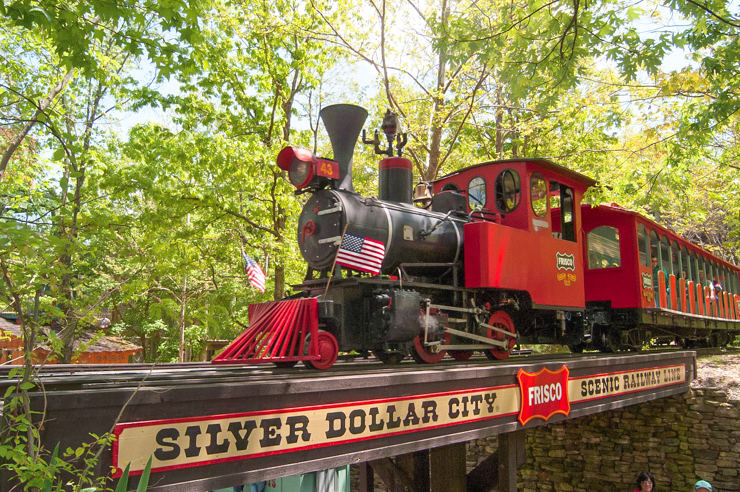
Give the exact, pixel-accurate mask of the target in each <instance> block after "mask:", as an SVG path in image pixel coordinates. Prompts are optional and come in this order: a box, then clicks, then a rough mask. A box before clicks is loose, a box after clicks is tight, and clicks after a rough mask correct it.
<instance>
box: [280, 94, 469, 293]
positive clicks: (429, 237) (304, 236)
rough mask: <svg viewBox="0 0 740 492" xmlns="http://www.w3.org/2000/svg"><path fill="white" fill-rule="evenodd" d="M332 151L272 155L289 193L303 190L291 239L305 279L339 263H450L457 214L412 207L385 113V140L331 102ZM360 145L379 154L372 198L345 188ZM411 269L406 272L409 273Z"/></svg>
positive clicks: (457, 246)
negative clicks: (306, 267) (305, 271)
mask: <svg viewBox="0 0 740 492" xmlns="http://www.w3.org/2000/svg"><path fill="white" fill-rule="evenodd" d="M320 114H321V119H322V120H323V122H324V126H325V127H326V130H327V133H328V135H329V139H330V141H331V145H332V149H333V152H334V158H333V159H326V158H317V157H315V156H314V155H313V154H312V153H311V152H309V151H306V150H303V149H297V148H294V147H286V148H284V149H283V150H282V151H281V152H280V154H279V155H278V166H279V167H280V169H283V170H284V171H287V172H288V176H289V179H290V181H291V183H293V185H294V186H296V188H297V191H296V193H298V194H299V193H311V196H310V198H309V199H308V200H307V202H306V204H305V205H304V207H303V211H302V212H301V216H300V218H299V222H298V231H297V240H298V245H299V248H300V250H301V254H302V255H303V258H304V259H305V260H306V262H307V263H308V265H309V270H308V275H307V279H311V278H315V277H326V276H328V275H329V274H330V273H331V272H332V270H334V271H335V273H338V271H339V268H345V269H349V270H352V271H356V272H365V273H370V274H372V275H379V274H381V273H382V274H388V275H399V273H401V271H402V270H403V271H406V269H407V268H408V270H409V271H410V273H409V274H413V275H437V274H439V272H440V271H441V270H444V269H445V268H447V269H449V265H450V264H453V263H456V262H458V261H459V260H461V258H462V252H463V248H462V246H463V239H462V238H463V232H462V225H463V224H464V223H465V222H466V221H467V218H466V217H465V215H464V214H450V213H440V212H434V211H433V210H426V209H422V208H419V207H416V206H414V204H413V190H414V184H413V164H412V162H411V160H409V159H407V158H406V157H403V155H402V154H403V148H404V146H405V145H406V142H407V137H406V134H405V133H403V132H401V131H400V129H401V127H400V124H399V122H398V118H397V116H396V115H395V114H394V113H393V112H391V111H390V110H389V111H388V112H387V113H386V115H385V117H384V118H383V124H382V130H383V134H384V135H385V141H384V142H383V141H382V140H381V138H382V137H380V134H379V132H378V131H377V130H376V131H375V134H374V138H372V139H368V138H367V137H366V135H365V134H364V131H363V130H362V127H363V125H364V123H365V120H366V118H367V111H365V110H364V109H363V108H361V107H359V106H353V105H347V104H338V105H334V106H328V107H326V108H324V109H323V110H322V111H321V113H320ZM361 131H363V135H362V142H363V143H365V144H369V145H372V146H374V148H375V152H376V153H377V154H379V155H383V156H385V158H384V159H382V160H381V161H380V163H379V173H378V175H379V176H378V177H379V183H378V184H379V186H378V189H379V193H378V195H379V196H378V197H363V196H360V195H359V194H357V193H356V192H355V191H354V188H353V187H352V157H353V153H354V147H355V144H356V143H357V140H358V137H359V136H360V132H361ZM411 270H413V271H412V272H411Z"/></svg>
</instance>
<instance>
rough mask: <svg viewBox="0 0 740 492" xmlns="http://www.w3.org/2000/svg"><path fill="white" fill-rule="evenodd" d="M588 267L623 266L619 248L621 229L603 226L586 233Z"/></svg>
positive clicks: (592, 268)
mask: <svg viewBox="0 0 740 492" xmlns="http://www.w3.org/2000/svg"><path fill="white" fill-rule="evenodd" d="M586 242H587V244H588V268H589V269H591V270H596V269H601V268H617V267H620V266H622V259H621V254H620V249H619V231H618V230H617V228H616V227H611V226H601V227H597V228H596V229H593V230H592V231H590V232H589V233H588V234H587V235H586Z"/></svg>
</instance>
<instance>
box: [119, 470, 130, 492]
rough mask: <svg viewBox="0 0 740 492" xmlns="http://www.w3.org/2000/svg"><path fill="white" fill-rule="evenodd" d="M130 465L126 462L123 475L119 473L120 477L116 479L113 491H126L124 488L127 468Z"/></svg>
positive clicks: (126, 479)
mask: <svg viewBox="0 0 740 492" xmlns="http://www.w3.org/2000/svg"><path fill="white" fill-rule="evenodd" d="M130 466H131V463H126V468H125V469H124V470H123V475H121V478H119V479H118V485H116V490H115V492H126V488H127V487H128V470H129V467H130Z"/></svg>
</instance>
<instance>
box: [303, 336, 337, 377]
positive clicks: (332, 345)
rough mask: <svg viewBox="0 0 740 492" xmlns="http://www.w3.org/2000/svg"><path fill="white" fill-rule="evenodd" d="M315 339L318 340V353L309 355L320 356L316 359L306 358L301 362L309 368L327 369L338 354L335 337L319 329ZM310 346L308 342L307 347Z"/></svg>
mask: <svg viewBox="0 0 740 492" xmlns="http://www.w3.org/2000/svg"><path fill="white" fill-rule="evenodd" d="M316 341H317V342H318V353H317V354H309V355H318V356H319V357H321V358H320V359H317V360H307V361H304V362H303V363H304V364H305V365H306V367H308V368H310V369H319V370H324V369H329V368H330V367H331V366H333V365H334V363H335V362H336V361H337V357H338V356H339V344H338V343H337V339H336V338H334V335H332V334H331V333H329V332H328V331H319V335H318V340H316ZM310 346H311V345H310V343H309V347H310Z"/></svg>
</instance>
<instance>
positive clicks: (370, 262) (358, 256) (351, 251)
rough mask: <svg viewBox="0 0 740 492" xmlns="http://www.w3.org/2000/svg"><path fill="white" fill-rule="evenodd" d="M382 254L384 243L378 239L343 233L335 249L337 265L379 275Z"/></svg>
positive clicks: (383, 254)
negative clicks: (337, 247) (336, 249)
mask: <svg viewBox="0 0 740 492" xmlns="http://www.w3.org/2000/svg"><path fill="white" fill-rule="evenodd" d="M384 256H385V245H384V244H383V243H381V242H380V241H374V240H372V239H368V238H366V237H360V236H355V235H354V234H345V235H344V237H343V238H342V245H341V246H340V247H339V251H337V265H343V266H346V267H348V268H354V269H355V270H360V271H363V272H369V273H372V274H373V275H379V274H380V267H381V266H382V265H383V257H384Z"/></svg>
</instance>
